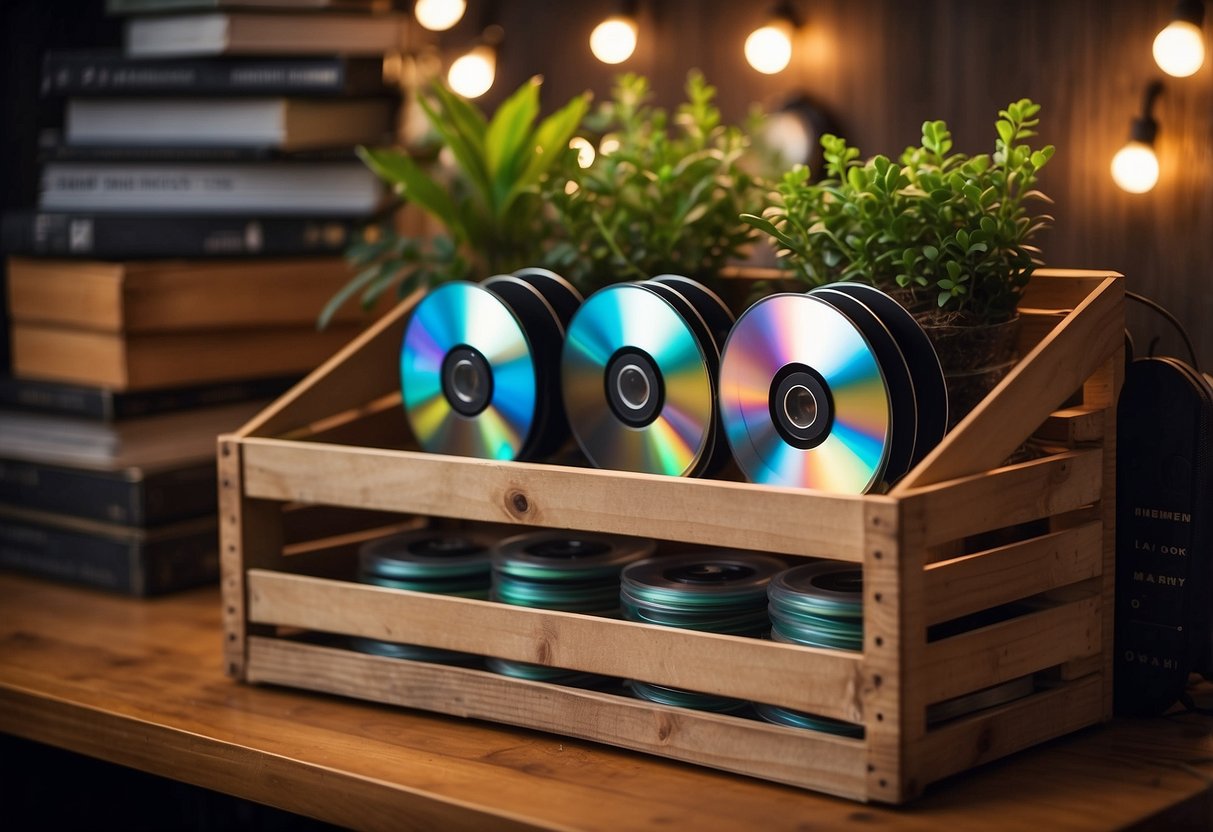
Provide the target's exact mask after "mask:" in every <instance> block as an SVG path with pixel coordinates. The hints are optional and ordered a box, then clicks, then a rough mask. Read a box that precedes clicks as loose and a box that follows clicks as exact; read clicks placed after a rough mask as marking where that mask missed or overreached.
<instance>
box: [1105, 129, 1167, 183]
mask: <svg viewBox="0 0 1213 832" xmlns="http://www.w3.org/2000/svg"><path fill="white" fill-rule="evenodd" d="M1112 179H1113V180H1115V182H1116V184H1117V185H1119V186H1120V187H1121V188H1123V189H1124V190H1126V191H1128V192H1129V193H1131V194H1144V193H1145V192H1146V191H1148V190H1150V189H1151V188H1153V187H1154V185H1155V184H1157V182H1158V157H1157V156H1155V155H1154V148H1153V147H1151V146H1150V145H1148V144H1146V143H1145V142H1138V141H1131V142H1129V143H1128V144H1126V145H1125V146H1124V147H1122V148H1121V149H1120V150H1118V151H1117V152H1116V155H1115V156H1114V157H1113V158H1112Z"/></svg>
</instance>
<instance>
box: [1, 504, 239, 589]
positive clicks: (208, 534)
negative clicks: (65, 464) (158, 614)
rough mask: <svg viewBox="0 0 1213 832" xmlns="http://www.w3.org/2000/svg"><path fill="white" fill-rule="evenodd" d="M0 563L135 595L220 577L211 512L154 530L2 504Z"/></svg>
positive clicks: (213, 580)
mask: <svg viewBox="0 0 1213 832" xmlns="http://www.w3.org/2000/svg"><path fill="white" fill-rule="evenodd" d="M0 568H5V569H12V570H14V571H18V572H23V573H25V574H28V575H38V576H41V577H46V578H53V579H56V580H62V581H67V582H70V583H76V584H83V585H86V586H91V587H96V588H98V589H104V590H109V591H112V592H118V593H122V594H124V595H135V596H140V597H145V596H150V595H161V594H164V593H167V592H173V591H176V590H180V589H187V588H189V587H194V586H200V585H202V584H207V583H214V582H215V581H217V580H218V578H219V530H218V521H217V518H215V517H214V516H210V517H204V518H199V519H196V520H187V521H185V522H183V523H178V524H173V525H170V526H163V527H160V528H158V529H155V530H148V529H140V528H133V527H128V526H119V525H115V524H112V523H94V522H91V521H86V520H78V519H75V518H70V517H63V516H61V515H55V514H49V513H44V512H35V511H27V510H22V509H19V508H15V507H12V506H6V505H0Z"/></svg>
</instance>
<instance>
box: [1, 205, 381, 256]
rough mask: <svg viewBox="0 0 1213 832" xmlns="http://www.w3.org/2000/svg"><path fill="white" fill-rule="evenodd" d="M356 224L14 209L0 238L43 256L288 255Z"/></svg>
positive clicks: (325, 245)
mask: <svg viewBox="0 0 1213 832" xmlns="http://www.w3.org/2000/svg"><path fill="white" fill-rule="evenodd" d="M359 225H360V223H359V221H357V220H355V219H352V218H313V217H274V218H268V219H261V218H246V217H239V216H232V217H191V216H181V217H152V216H148V217H140V216H131V215H124V214H118V215H113V216H107V215H104V214H101V215H94V214H87V213H37V212H22V213H13V214H7V215H5V217H4V231H3V238H4V245H5V249H6V250H7V251H9V252H11V253H13V254H28V255H34V256H43V257H89V258H100V259H139V258H157V257H173V258H175V257H191V258H192V257H248V256H258V257H291V256H297V255H313V254H314V255H332V254H341V253H342V252H343V251H345V249H346V247H347V246H348V245H349V244H350V242H351V240H353V239H354V238H355V237H356V235H357V233H358V227H359Z"/></svg>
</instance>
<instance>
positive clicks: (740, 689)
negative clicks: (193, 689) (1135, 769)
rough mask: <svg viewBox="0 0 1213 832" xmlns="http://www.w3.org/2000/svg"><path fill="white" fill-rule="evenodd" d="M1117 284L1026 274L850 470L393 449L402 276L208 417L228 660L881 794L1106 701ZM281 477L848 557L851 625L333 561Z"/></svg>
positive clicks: (960, 766)
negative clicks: (586, 684)
mask: <svg viewBox="0 0 1213 832" xmlns="http://www.w3.org/2000/svg"><path fill="white" fill-rule="evenodd" d="M1122 283H1123V281H1122V279H1121V278H1120V276H1119V275H1115V274H1112V273H1107V272H1090V271H1044V272H1041V273H1039V274H1038V275H1037V276H1035V277H1034V278H1033V281H1032V284H1031V286H1030V287H1029V290H1028V292H1027V294H1026V296H1025V298H1024V301H1023V304H1022V305H1021V310H1020V311H1021V313H1022V315H1023V317H1024V319H1025V326H1024V328H1023V333H1024V335H1023V343H1022V344H1021V347H1022V350H1023V355H1024V358H1023V359H1022V360H1021V361H1020V362H1019V363H1018V364H1017V365H1016V366H1015V368H1014V369H1013V371H1012V372H1011V373H1010V375H1008V376H1007V377H1006V378H1005V379H1004V380H1003V381H1002V383H1001V384H1000V385H999V386H998V388H997V389H996V390H995V391H994V392H993V393H991V395H990V396H989V397H988V398H987V399H986V400H985V401H984V402H982V403H981V405H979V406H978V407H977V409H975V410H974V411H973V412H972V413H971V414H970V415H969V416H968V417H966V418H965V419H964V420H963V421H962V422H961V423H960V424H959V425H958V426H957V428H956V429H955V430H954V431H953V432H952V433H951V434H949V435H948V437H947V438H946V439H945V440H944V442H943V443H942V444H941V445H940V446H939V447H938V448H936V449H935V450H934V451H933V452H932V453H931V454H930V455H929V456H928V457H927V458H926V459H925V460H923V461H922V463H921V464H920V465H918V466H917V467H916V468H915V469H914V470H913V471H912V472H910V474H908V475H907V476H906V477H905V478H904V479H903V480H902V481H901V482H900V483H899V484H898V485H897V487H896V488H895V489H893V490H892V492H891V493H889V494H887V495H868V496H850V495H835V494H827V493H822V492H815V491H810V490H805V489H794V488H782V487H769V486H760V485H753V484H749V483H742V482H732V481H719V480H689V479H679V478H672V477H662V476H654V475H644V474H633V473H620V472H614V471H601V470H593V469H588V468H579V467H572V466H565V465H555V464H531V463H514V462H495V461H486V460H477V459H465V458H458V457H452V456H444V455H437V454H426V453H420V452H417V451H414V450H408V441H409V440H408V438H407V428H406V426H405V421H404V419H403V415H402V411H401V407H400V403H399V392H398V378H397V357H398V350H399V344H400V340H401V333H402V331H403V325H404V319H405V316H406V314H407V312H408V310H409V308H410V307H411V305H412V303H414V302H415V301H416V298H415V297H414V298H411V299H409V300H407V301H405V302H404V303H402V304H401V305H400V307H399V308H398V309H396V310H395V311H394V312H393V313H391V314H390V315H388V316H387V317H385V318H384V319H382V320H380V321H379V322H377V323H376V324H375V325H374V326H373V327H372V328H371V329H369V330H367V332H366V333H365V334H364V335H363V336H362V337H361V338H359V339H358V340H356V341H355V342H354V343H352V344H350V345H349V346H348V347H347V348H346V349H345V350H343V351H342V352H341V353H339V354H338V355H337V356H335V357H334V358H333V360H332V361H330V362H329V363H327V364H326V365H324V366H323V367H321V368H320V369H319V370H317V371H316V372H315V373H313V374H312V375H311V376H310V377H309V378H307V379H306V380H305V381H303V382H301V383H300V384H299V385H298V386H297V387H296V388H295V389H293V390H292V391H290V392H289V393H287V394H286V395H284V396H283V397H282V398H281V399H280V400H279V401H278V402H276V403H275V404H274V405H273V406H272V407H270V408H269V409H267V410H266V411H264V412H263V413H262V414H260V415H259V416H258V417H257V418H256V419H254V420H253V421H252V422H250V423H249V424H248V425H246V426H245V427H244V428H243V429H242V430H241V431H240V432H238V433H235V434H232V435H228V436H224V437H221V438H220V462H219V464H220V479H221V488H220V494H221V506H222V565H223V597H224V606H225V626H226V633H225V637H226V654H225V655H226V662H227V669H228V672H229V674H231V675H233V676H235V677H237V678H239V679H242V680H245V681H247V682H253V683H259V682H264V683H275V684H285V685H291V686H295V687H299V688H307V689H312V690H317V691H325V692H329V693H336V694H342V695H347V696H354V697H360V698H364V699H369V700H374V701H377V702H385V703H391V704H396V705H402V706H407V707H413V708H422V709H426V710H430V711H436V712H440V713H445V714H453V715H457V716H464V717H475V718H480V719H487V720H493V721H497V722H502V723H508V724H511V725H519V726H526V727H530V728H536V729H541V730H544V731H550V732H554V733H557V734H562V735H566V736H570V737H578V738H584V739H590V740H595V741H599V742H604V743H610V744H613V745H617V746H622V747H625V748H629V749H635V750H639V751H644V752H648V753H652V754H657V755H661V756H665V757H670V758H674V759H678V760H684V761H690V762H694V763H699V764H703V765H708V766H714V767H717V768H720V769H725V770H728V771H732V772H739V773H743V774H747V775H753V776H757V777H761V778H765V779H769V780H774V781H779V782H782V783H789V784H793V785H796V786H801V787H806V788H811V789H815V790H819V791H824V792H829V793H833V794H837V795H843V796H846V797H850V798H855V799H859V800H875V801H883V802H890V803H898V802H902V801H905V800H907V799H909V798H911V797H913V796H915V795H916V794H918V793H920V792H921V791H922V789H923V788H924V786H926V785H927V784H928V783H931V782H934V781H936V780H939V779H940V778H943V777H946V776H948V775H951V774H954V773H957V772H960V771H964V770H966V769H969V768H971V767H973V766H976V765H979V764H981V763H984V762H986V761H989V760H992V759H995V758H997V757H1001V756H1003V755H1006V754H1009V753H1011V752H1014V751H1016V750H1018V749H1021V748H1025V747H1027V746H1030V745H1033V744H1036V743H1039V742H1042V741H1044V740H1047V739H1050V738H1053V737H1057V736H1060V735H1062V734H1065V733H1067V732H1070V731H1074V730H1076V729H1078V728H1081V727H1083V726H1086V725H1090V724H1093V723H1096V722H1099V721H1101V720H1104V719H1107V718H1108V717H1109V716H1110V715H1111V645H1112V608H1113V604H1112V580H1113V574H1114V570H1113V543H1114V537H1115V535H1114V530H1113V523H1114V512H1115V505H1114V502H1115V501H1114V485H1115V476H1114V458H1115V400H1116V395H1117V392H1118V390H1119V385H1120V380H1121V377H1122V372H1123V364H1122V362H1123V335H1122V333H1123V285H1122ZM1079 389H1081V391H1082V396H1081V404H1078V405H1075V404H1074V403H1073V394H1074V392H1075V391H1076V390H1079ZM1063 402H1065V403H1067V407H1066V408H1065V409H1062V410H1058V409H1057V408H1059V407H1060V406H1061V404H1062V403H1063ZM1034 433H1035V434H1037V435H1038V436H1039V437H1043V440H1044V441H1045V442H1047V443H1050V447H1049V449H1048V450H1047V452H1046V454H1045V455H1044V456H1041V457H1039V458H1034V459H1031V460H1030V461H1027V462H1022V463H1019V464H1011V465H1004V464H1003V461H1004V460H1006V459H1008V457H1009V456H1010V455H1011V454H1012V453H1013V452H1014V451H1015V450H1016V449H1017V448H1018V447H1020V446H1021V444H1022V443H1023V442H1024V441H1025V440H1026V439H1028V437H1029V436H1031V435H1033V434H1034ZM288 503H313V504H323V505H332V506H349V507H358V508H364V509H376V510H380V511H389V512H400V513H407V514H413V515H422V516H429V517H434V518H456V519H459V520H463V521H487V522H494V523H508V524H516V525H517V526H519V527H527V526H544V527H558V528H567V529H580V530H590V531H599V532H607V533H620V534H631V535H641V536H648V537H654V538H658V539H660V540H667V541H678V542H681V543H684V544H685V543H689V544H702V545H705V546H713V547H740V548H745V549H754V550H759V551H765V552H774V553H780V554H783V555H787V556H793V558H796V557H830V558H835V559H838V560H842V561H849V562H853V563H856V564H861V565H862V568H863V572H864V589H863V592H864V647H863V650H862V652H846V651H840V650H829V649H817V648H812V647H804V646H800V645H792V644H781V643H775V642H769V641H761V640H756V639H747V638H741V637H735V636H725V635H717V634H710V633H700V632H692V631H684V630H676V629H669V628H663V627H657V626H652V625H647V624H639V623H633V622H628V621H617V620H609V619H602V618H595V617H590V616H583V615H579V614H572V613H563V612H553V611H546V610H536V609H528V608H521V607H511V606H506V605H501V604H497V603H493V602H488V601H476V600H468V599H463V598H454V597H447V596H441V595H429V594H423V593H415V592H408V591H403V590H394V589H385V588H380V587H374V586H367V585H360V584H357V583H354V582H351V581H346V580H339V579H335V578H334V577H332V576H333V575H339V574H342V570H344V572H345V573H347V574H348V573H349V572H350V571H351V569H350V557H351V555H350V551H349V549H348V547H346V548H345V549H339V550H338V551H336V552H335V553H334V552H330V551H328V550H327V549H325V548H324V547H322V546H314V547H312V548H311V549H309V550H308V551H305V552H299V551H298V547H297V546H296V547H294V548H292V547H290V546H284V545H283V536H282V522H281V517H282V511H281V509H282V506H283V505H285V504H288ZM1011 527H1013V528H1014V529H1015V530H1016V531H1015V533H1013V534H1008V533H1007V529H1008V528H1011ZM1024 600H1028V601H1030V602H1031V604H1030V612H1027V613H1026V614H1022V615H1019V616H1018V617H1014V618H1010V619H1009V620H1003V621H1000V622H999V623H993V624H988V625H986V626H981V627H979V628H977V629H972V630H969V631H966V632H962V633H959V634H955V635H950V636H948V637H943V638H936V639H932V640H928V636H927V633H928V628H929V627H932V626H933V625H936V624H940V623H943V622H949V621H952V620H953V619H957V618H960V617H962V616H966V615H968V614H970V613H974V612H978V611H982V610H988V609H990V608H994V607H999V606H1000V605H1004V604H1009V603H1012V602H1019V601H1024ZM300 629H303V630H308V631H314V632H321V633H328V634H341V635H345V636H362V637H368V638H374V639H382V640H388V641H401V642H409V643H414V644H422V645H428V646H432V647H438V648H445V649H452V650H460V651H465V652H469V653H478V654H483V655H488V656H499V657H503V658H507V659H513V660H519V661H527V662H534V663H539V664H545V665H552V666H557V667H565V668H574V669H577V670H583V671H590V672H594V673H599V674H605V675H609V676H617V677H622V678H629V679H640V680H645V681H649V682H653V683H658V684H662V685H668V686H672V687H678V688H685V689H691V690H697V691H703V692H707V693H711V694H717V695H722V696H730V697H736V698H740V699H747V700H751V701H756V702H765V703H771V704H774V705H779V706H783V707H787V708H793V709H796V710H800V711H807V712H810V713H814V714H820V715H822V716H826V717H833V718H837V719H843V720H848V721H851V722H855V723H859V724H861V725H862V726H863V728H864V736H863V738H862V739H852V738H845V737H839V736H833V735H829V734H822V733H817V732H813V731H807V730H802V729H797V728H791V727H784V726H778V725H770V724H766V723H761V722H757V721H754V720H750V719H745V718H741V717H735V716H724V715H716V714H710V713H703V712H698V711H691V710H684V709H677V708H673V707H666V706H663V705H656V704H652V703H649V702H645V701H640V700H636V699H631V698H629V697H625V696H616V695H613V694H609V693H603V692H596V691H593V690H583V689H578V688H571V687H561V686H555V685H550V684H546V683H540V682H531V681H524V680H517V679H513V678H507V677H504V676H499V675H495V674H492V673H489V672H485V671H481V670H475V669H467V668H460V667H448V666H444V665H436V664H426V663H420V662H410V661H404V660H399V659H389V658H383V657H378V656H372V655H365V654H361V653H357V652H353V651H350V650H346V649H342V648H341V647H335V646H331V645H326V644H324V643H322V642H319V641H318V640H316V639H300V638H297V637H296V635H297V634H298V632H299V630H300ZM722 668H727V669H728V670H727V672H721V669H722ZM1022 677H1032V678H1033V680H1034V689H1035V692H1034V693H1033V694H1031V695H1029V696H1026V697H1024V698H1021V699H1018V700H1016V701H1014V702H1011V703H1009V704H1003V705H1000V706H995V707H991V708H987V709H985V710H982V711H980V712H977V713H974V714H971V715H969V716H965V717H961V718H958V719H954V720H951V721H948V722H944V723H941V724H937V725H931V726H928V724H927V711H928V707H929V706H931V705H932V704H934V703H937V702H940V701H944V700H949V699H951V698H953V697H958V696H961V695H964V694H968V693H970V692H974V691H979V690H981V689H984V688H987V687H990V686H994V685H998V684H1001V683H1003V682H1006V681H1008V680H1014V679H1019V678H1022Z"/></svg>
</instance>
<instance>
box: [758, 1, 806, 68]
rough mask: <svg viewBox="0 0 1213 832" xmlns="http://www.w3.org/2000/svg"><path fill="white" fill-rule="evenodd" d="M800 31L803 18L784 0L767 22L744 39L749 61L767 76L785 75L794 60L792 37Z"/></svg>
mask: <svg viewBox="0 0 1213 832" xmlns="http://www.w3.org/2000/svg"><path fill="white" fill-rule="evenodd" d="M798 28H800V18H799V16H798V15H797V14H796V10H795V9H794V8H792V4H791V3H790V2H788V0H784V2H781V3H780V4H779V5H778V6H776V7H775V9H774V11H772V12H771V15H770V17H769V19H768V20H767V22H766V23H765V24H763V25H762V26H760V27H758V28H757V29H755V30H754V31H753V32H750V36H749V37H747V38H746V39H745V59H746V61H747V62H749V64H750V66H752V67H753V68H754V69H756V70H758V71H759V72H761V73H763V74H765V75H774V74H776V73H779V72H783V71H784V70H785V69H787V66H788V64H789V63H790V62H791V60H792V36H793V35H794V34H795V33H796V29H798Z"/></svg>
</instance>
